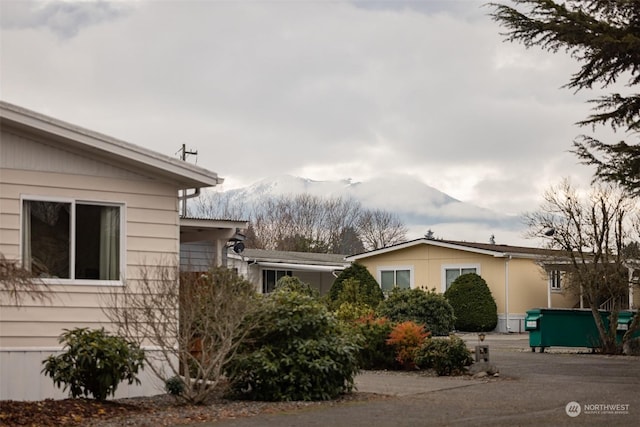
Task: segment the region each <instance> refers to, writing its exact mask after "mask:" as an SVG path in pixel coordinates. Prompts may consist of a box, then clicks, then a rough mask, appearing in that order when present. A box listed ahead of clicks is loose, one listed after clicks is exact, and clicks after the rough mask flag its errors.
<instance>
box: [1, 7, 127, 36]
mask: <svg viewBox="0 0 640 427" xmlns="http://www.w3.org/2000/svg"><path fill="white" fill-rule="evenodd" d="M0 8H1V9H2V13H1V14H0V24H1V25H2V26H3V27H5V28H8V29H39V28H46V29H48V30H49V31H51V32H53V33H54V34H56V35H57V36H58V37H60V38H63V39H65V38H71V37H74V36H76V35H77V34H78V32H79V31H80V30H81V29H83V28H86V27H89V26H92V25H96V24H99V23H103V22H106V21H112V20H115V19H117V18H119V17H120V16H122V15H123V14H124V13H125V12H126V10H127V9H128V7H127V6H126V5H124V4H123V3H119V4H118V3H107V2H99V1H98V2H93V1H92V2H87V1H84V2H80V1H75V2H69V1H36V0H4V1H3V2H2V5H1V6H0Z"/></svg>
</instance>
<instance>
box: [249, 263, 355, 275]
mask: <svg viewBox="0 0 640 427" xmlns="http://www.w3.org/2000/svg"><path fill="white" fill-rule="evenodd" d="M250 264H251V265H259V266H262V267H269V268H278V269H281V270H297V271H326V272H330V273H331V272H334V271H342V270H344V269H345V268H346V267H344V266H338V265H313V264H291V263H284V262H264V261H254V262H251V263H250Z"/></svg>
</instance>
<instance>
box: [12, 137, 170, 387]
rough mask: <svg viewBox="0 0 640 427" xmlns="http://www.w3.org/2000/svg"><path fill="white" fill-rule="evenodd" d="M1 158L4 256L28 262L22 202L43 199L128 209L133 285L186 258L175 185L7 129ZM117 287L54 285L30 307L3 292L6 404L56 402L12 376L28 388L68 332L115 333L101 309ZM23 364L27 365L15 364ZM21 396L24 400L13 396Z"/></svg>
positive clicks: (128, 276) (128, 275) (128, 267)
mask: <svg viewBox="0 0 640 427" xmlns="http://www.w3.org/2000/svg"><path fill="white" fill-rule="evenodd" d="M0 159H1V160H0V252H1V253H2V254H4V256H5V257H7V258H8V259H16V260H20V258H21V254H20V249H21V226H20V224H21V223H22V222H21V219H22V218H21V215H22V212H21V197H24V196H39V197H51V198H69V199H75V200H83V201H96V202H112V203H117V204H121V205H122V206H123V210H122V212H123V214H124V222H123V224H124V241H123V242H122V243H121V244H122V253H123V255H124V257H125V260H126V261H125V266H124V267H125V268H124V271H123V276H124V277H125V280H128V281H131V280H135V279H136V278H139V277H140V271H141V269H142V268H145V266H150V267H153V265H157V264H158V263H160V262H162V263H163V264H164V263H167V262H176V261H177V260H178V250H179V248H178V242H179V222H178V221H179V220H178V202H177V188H176V187H175V186H174V185H173V184H169V183H164V182H160V181H158V180H153V179H150V178H148V177H144V176H141V175H138V174H136V173H135V172H132V171H129V170H125V169H121V168H118V167H117V166H113V165H110V164H108V163H101V162H100V161H98V160H96V159H94V158H89V157H83V156H82V155H79V154H77V153H69V152H66V151H63V150H58V149H56V148H55V147H53V146H50V145H47V144H46V143H44V142H43V141H40V140H36V138H35V137H33V138H31V137H25V136H19V135H14V134H11V133H7V132H6V131H5V130H4V129H2V134H1V135H0ZM51 280H53V279H51ZM112 289H113V286H104V285H103V286H101V285H98V284H93V283H90V282H88V281H77V283H71V284H65V285H61V284H55V283H53V282H51V283H48V284H47V292H48V294H49V295H50V296H51V300H50V301H49V302H45V303H42V302H38V301H32V300H31V299H30V298H25V299H24V303H23V306H22V307H16V306H15V305H14V303H13V300H11V299H10V298H9V297H8V295H6V294H5V295H2V294H0V357H1V358H2V362H1V366H2V371H1V372H2V377H1V379H0V383H2V384H3V386H2V389H1V391H2V396H0V399H16V398H19V399H22V398H36V399H37V398H42V397H54V395H55V393H53V394H52V393H51V390H50V389H48V388H46V387H45V388H41V387H36V388H39V389H40V390H41V391H38V393H39V394H38V393H35V394H34V395H33V396H32V395H28V396H27V395H25V394H23V392H21V391H20V390H19V387H18V386H17V385H16V387H14V385H15V382H14V381H12V380H11V378H20V381H19V382H24V378H31V377H32V376H33V375H35V374H34V372H36V373H39V372H40V370H41V369H42V366H41V361H42V359H41V356H42V355H43V354H45V353H46V354H47V355H48V354H50V353H51V352H52V351H55V349H59V348H60V345H59V343H58V340H57V338H58V336H59V334H60V333H61V332H62V330H63V329H71V328H75V327H89V328H98V327H101V326H105V328H106V329H108V330H109V329H111V328H110V325H109V322H108V320H107V318H106V316H105V315H104V313H103V312H102V309H101V305H104V304H105V301H106V300H105V297H104V294H106V293H108V292H109V291H110V290H112ZM21 354H23V355H24V357H23V356H20V355H21ZM18 359H21V362H20V363H15V362H16V360H18ZM7 378H9V379H8V380H7ZM49 381H50V380H49ZM6 384H9V385H8V386H6ZM14 390H15V392H16V393H17V394H16V395H13V394H12V393H13V391H14ZM43 393H44V394H43ZM57 396H58V397H59V395H57Z"/></svg>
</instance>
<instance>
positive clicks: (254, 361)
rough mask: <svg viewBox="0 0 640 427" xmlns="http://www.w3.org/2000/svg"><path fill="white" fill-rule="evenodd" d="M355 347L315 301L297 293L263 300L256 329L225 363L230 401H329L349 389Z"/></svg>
mask: <svg viewBox="0 0 640 427" xmlns="http://www.w3.org/2000/svg"><path fill="white" fill-rule="evenodd" d="M358 350H359V345H358V342H357V339H356V338H355V335H354V334H350V333H349V332H347V331H346V330H344V329H342V328H341V327H340V323H339V322H338V320H337V319H336V318H335V317H334V316H333V315H332V314H331V313H330V312H329V311H328V310H327V308H326V307H325V306H324V305H323V304H322V303H321V302H319V301H317V300H315V299H313V298H311V297H309V296H307V295H303V294H301V293H299V292H287V291H276V292H273V293H272V294H269V295H268V296H266V297H265V298H264V304H263V306H262V309H261V313H260V325H259V326H258V327H257V328H256V329H254V330H253V331H252V333H251V335H250V340H249V341H247V343H246V344H245V345H244V346H243V347H242V348H240V349H239V352H238V354H236V357H235V358H234V359H233V360H232V361H231V362H230V363H229V364H228V366H227V374H228V378H229V382H230V393H231V395H232V396H233V397H237V398H245V399H252V400H269V401H287V400H328V399H332V398H335V397H336V396H338V395H340V394H342V393H344V392H348V391H351V389H352V388H353V383H354V376H355V374H356V373H357V370H358V365H357V353H358Z"/></svg>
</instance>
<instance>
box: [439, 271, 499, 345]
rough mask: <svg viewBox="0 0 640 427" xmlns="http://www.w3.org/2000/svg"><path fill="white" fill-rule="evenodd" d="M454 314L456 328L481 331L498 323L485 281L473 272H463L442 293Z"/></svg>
mask: <svg viewBox="0 0 640 427" xmlns="http://www.w3.org/2000/svg"><path fill="white" fill-rule="evenodd" d="M444 296H445V297H446V298H447V300H448V301H449V303H450V304H451V306H452V307H453V312H454V313H455V315H456V329H457V330H459V331H467V332H483V331H491V330H493V329H495V327H496V325H497V324H498V307H497V306H496V302H495V300H494V299H493V296H492V295H491V290H490V289H489V286H488V285H487V282H485V281H484V279H483V278H482V277H480V276H478V275H477V274H475V273H469V274H463V275H461V276H459V277H458V278H457V279H456V280H454V282H453V283H452V284H451V287H450V288H449V289H447V291H446V292H445V293H444Z"/></svg>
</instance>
